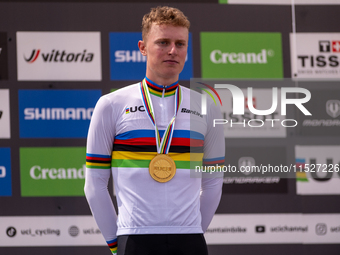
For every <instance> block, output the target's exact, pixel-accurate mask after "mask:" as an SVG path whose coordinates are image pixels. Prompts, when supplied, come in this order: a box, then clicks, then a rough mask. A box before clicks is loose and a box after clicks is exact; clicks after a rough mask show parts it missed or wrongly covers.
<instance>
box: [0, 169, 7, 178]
mask: <svg viewBox="0 0 340 255" xmlns="http://www.w3.org/2000/svg"><path fill="white" fill-rule="evenodd" d="M5 177H6V167H4V166H0V178H5Z"/></svg>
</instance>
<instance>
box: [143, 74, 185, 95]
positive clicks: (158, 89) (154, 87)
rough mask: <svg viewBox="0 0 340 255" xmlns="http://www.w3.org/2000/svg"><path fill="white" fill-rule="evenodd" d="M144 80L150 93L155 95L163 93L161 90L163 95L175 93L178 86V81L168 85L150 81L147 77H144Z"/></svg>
mask: <svg viewBox="0 0 340 255" xmlns="http://www.w3.org/2000/svg"><path fill="white" fill-rule="evenodd" d="M145 81H146V84H147V85H148V88H149V92H150V94H153V95H155V96H160V97H161V96H162V95H163V92H164V96H165V97H167V96H172V95H175V93H176V89H177V88H178V86H179V85H178V81H176V82H174V83H173V84H170V85H168V86H162V85H158V84H157V83H155V82H153V81H151V80H150V79H148V78H147V77H145ZM163 90H164V91H163Z"/></svg>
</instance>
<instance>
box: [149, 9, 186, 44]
mask: <svg viewBox="0 0 340 255" xmlns="http://www.w3.org/2000/svg"><path fill="white" fill-rule="evenodd" d="M152 23H155V24H157V25H172V26H177V27H186V28H187V29H188V30H189V28H190V21H189V20H188V18H187V17H186V16H185V15H184V13H183V12H182V11H180V10H179V9H177V8H173V7H169V6H157V7H155V8H151V10H150V12H149V13H147V14H145V15H144V17H143V21H142V37H143V40H144V41H145V40H146V38H147V35H148V34H149V32H150V29H151V25H152Z"/></svg>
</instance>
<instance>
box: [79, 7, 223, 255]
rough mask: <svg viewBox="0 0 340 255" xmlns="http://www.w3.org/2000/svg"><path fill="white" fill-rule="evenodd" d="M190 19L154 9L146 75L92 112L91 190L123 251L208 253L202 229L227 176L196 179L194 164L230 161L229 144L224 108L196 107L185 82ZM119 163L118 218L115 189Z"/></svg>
mask: <svg viewBox="0 0 340 255" xmlns="http://www.w3.org/2000/svg"><path fill="white" fill-rule="evenodd" d="M189 26H190V23H189V21H188V19H187V18H186V17H185V16H184V14H183V13H182V12H181V11H180V10H178V9H175V8H170V7H157V8H153V9H151V11H150V13H148V14H146V15H145V16H144V18H143V23H142V32H143V41H139V42H138V46H139V49H140V51H141V53H142V54H143V55H144V56H146V57H147V66H146V77H145V79H144V80H143V81H142V82H139V83H137V84H133V85H130V86H127V87H125V88H122V89H120V90H118V91H116V92H113V93H110V94H108V95H105V96H103V97H101V98H100V100H99V101H98V103H97V105H96V107H95V110H94V113H93V116H92V120H91V124H90V128H89V133H88V140H87V155H86V156H87V157H86V161H87V163H86V164H87V170H86V182H85V194H86V198H87V200H88V203H89V205H90V208H91V211H92V213H93V215H94V218H95V220H96V222H97V224H98V226H99V228H100V230H101V232H102V234H103V236H104V238H105V240H106V241H107V243H108V245H109V247H110V249H111V251H112V253H116V252H117V251H118V255H124V254H127V255H134V254H138V255H144V254H155V255H156V254H157V255H162V254H176V255H177V254H185V255H187V254H188V255H190V254H195V255H206V254H207V247H206V243H205V240H204V236H203V233H204V232H205V230H206V229H207V227H208V225H209V223H210V221H211V219H212V217H213V215H214V213H215V211H216V208H217V206H218V204H219V201H220V197H221V187H222V178H194V177H193V176H192V175H190V163H191V164H195V163H196V162H197V165H202V160H203V165H209V164H211V165H215V166H216V165H217V164H220V165H223V163H224V149H225V148H224V136H223V129H222V128H221V127H213V119H214V118H221V117H220V112H219V109H218V108H217V107H216V106H215V105H214V103H213V102H212V101H208V111H207V115H202V114H195V113H199V112H200V111H201V106H200V102H201V98H200V94H198V93H196V92H193V91H191V90H190V89H187V88H184V87H182V86H179V85H178V77H179V74H180V72H181V71H182V69H183V66H184V63H185V59H186V55H187V48H188V35H189ZM131 107H132V108H131ZM130 109H133V110H131V111H130ZM219 126H220V125H219ZM110 170H111V171H112V176H113V180H114V187H115V193H116V196H117V204H118V217H117V214H116V211H115V209H114V206H113V204H112V200H111V197H110V195H109V192H108V190H107V186H108V180H109V177H110ZM191 171H192V170H191Z"/></svg>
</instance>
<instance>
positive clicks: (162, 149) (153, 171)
mask: <svg viewBox="0 0 340 255" xmlns="http://www.w3.org/2000/svg"><path fill="white" fill-rule="evenodd" d="M141 94H142V99H143V104H144V108H145V109H146V112H147V114H148V116H149V118H150V121H151V123H152V124H153V126H154V127H155V135H156V143H157V155H156V156H155V157H154V158H153V159H152V160H151V161H150V164H149V173H150V175H151V177H152V178H153V179H154V180H156V181H158V182H168V181H170V180H171V179H172V178H173V177H174V176H175V174H176V164H175V161H174V160H173V159H172V158H171V157H170V156H169V155H167V154H168V153H169V149H170V144H171V140H172V135H173V133H174V127H175V119H176V116H177V112H178V109H179V107H180V104H181V102H182V90H181V88H180V86H179V85H178V87H177V89H176V93H175V114H174V116H173V117H172V119H171V120H170V123H169V124H168V127H167V128H166V130H165V132H164V134H163V137H162V138H160V135H159V131H158V128H157V125H156V119H155V115H154V110H153V109H154V108H153V106H152V101H151V97H150V93H149V88H148V85H147V84H146V81H145V79H143V81H142V82H141Z"/></svg>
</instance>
